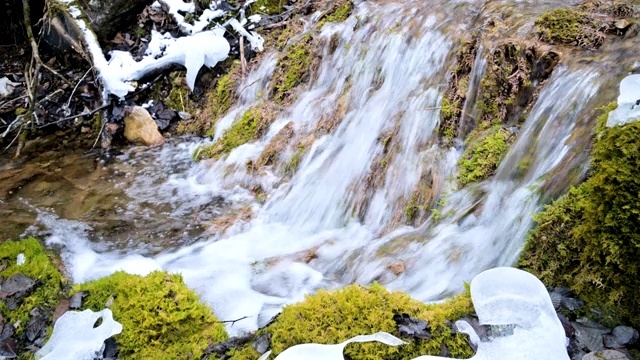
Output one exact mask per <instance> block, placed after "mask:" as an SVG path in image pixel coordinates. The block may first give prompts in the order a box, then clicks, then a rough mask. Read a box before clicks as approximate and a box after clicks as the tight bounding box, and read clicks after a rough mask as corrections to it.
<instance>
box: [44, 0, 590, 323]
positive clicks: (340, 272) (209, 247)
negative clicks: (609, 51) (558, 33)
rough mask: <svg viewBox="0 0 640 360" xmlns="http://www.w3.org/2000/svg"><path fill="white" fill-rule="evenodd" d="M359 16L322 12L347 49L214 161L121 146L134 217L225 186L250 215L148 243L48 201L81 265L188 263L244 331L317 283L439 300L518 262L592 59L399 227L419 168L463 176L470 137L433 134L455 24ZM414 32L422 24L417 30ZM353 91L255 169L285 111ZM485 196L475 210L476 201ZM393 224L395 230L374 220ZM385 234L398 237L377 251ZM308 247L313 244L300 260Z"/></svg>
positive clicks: (414, 16)
mask: <svg viewBox="0 0 640 360" xmlns="http://www.w3.org/2000/svg"><path fill="white" fill-rule="evenodd" d="M449 6H453V5H449ZM356 15H357V17H358V18H360V19H364V21H363V22H362V23H361V24H360V25H359V26H358V27H355V25H356V22H357V21H358V20H357V17H356V16H352V17H351V18H350V19H349V20H347V21H346V22H345V23H343V24H339V25H328V26H326V27H325V29H324V30H323V37H324V38H325V39H326V40H327V43H329V41H328V39H329V38H330V37H331V36H332V34H334V33H335V34H338V35H339V38H340V41H339V44H338V46H337V50H336V51H335V53H333V54H330V53H329V49H328V45H327V46H325V48H324V50H323V51H324V54H323V61H322V62H321V64H320V66H319V69H318V73H317V77H316V79H315V80H314V81H313V83H312V84H311V86H309V88H308V89H307V90H306V91H304V92H303V93H302V94H301V95H300V96H299V98H298V100H297V101H296V102H295V103H294V104H293V105H292V106H291V107H290V108H289V109H288V111H286V112H285V113H284V114H282V115H281V116H280V117H279V118H278V119H277V120H276V121H275V122H274V123H273V124H272V126H271V128H270V129H269V131H268V133H267V135H266V136H265V137H264V138H263V139H261V140H260V141H257V142H254V143H250V144H246V145H243V146H241V147H239V148H237V149H235V150H234V151H233V152H232V153H231V154H230V155H229V156H228V157H227V158H226V159H221V160H218V161H214V162H209V163H198V164H191V163H189V162H188V159H189V158H190V155H191V152H192V151H193V150H194V149H195V148H196V146H197V145H198V144H197V143H187V144H181V145H178V146H174V145H166V146H165V148H164V149H162V150H160V151H155V152H151V154H153V155H149V156H152V158H153V160H149V159H148V158H146V157H145V155H144V154H138V153H136V152H135V151H132V152H130V153H127V154H125V155H124V156H122V157H121V161H123V162H144V165H143V168H142V170H141V171H140V172H138V173H136V174H132V175H131V176H136V181H135V182H134V186H132V187H131V188H130V189H127V195H128V196H129V197H131V198H132V202H131V204H130V207H129V208H127V209H126V213H127V215H128V216H131V217H134V218H136V217H144V216H152V215H153V213H152V212H148V211H147V210H146V209H145V207H144V203H145V202H154V203H155V204H156V205H157V204H161V205H162V206H164V207H166V209H167V210H166V211H167V212H169V213H170V214H172V215H173V216H175V217H186V216H189V214H190V213H191V212H192V211H193V210H194V209H197V208H198V207H200V206H204V205H206V204H207V203H209V202H211V201H212V200H213V199H214V198H215V197H216V196H222V197H224V198H225V200H226V201H228V202H230V203H231V205H230V206H231V207H232V208H236V209H239V208H242V207H245V206H251V208H252V210H253V212H254V216H253V218H252V220H250V221H249V222H248V223H243V222H238V223H236V224H235V225H234V226H233V227H232V228H231V229H229V230H228V231H227V232H226V233H225V234H224V235H223V236H221V237H218V236H212V237H211V238H210V239H209V240H207V241H202V242H199V243H196V244H194V245H190V246H186V247H182V248H179V249H174V250H173V251H171V252H165V253H163V254H160V255H158V256H156V257H148V256H145V255H144V254H137V253H127V254H123V253H119V252H108V251H104V250H103V247H102V246H101V245H100V244H91V243H90V242H89V241H88V240H87V235H86V234H87V232H88V231H89V227H88V226H87V225H85V224H82V223H79V222H75V221H69V220H64V219H59V218H57V217H56V216H54V215H53V214H50V213H48V212H44V211H42V212H40V215H39V217H38V221H39V223H40V224H41V225H42V226H43V227H44V228H46V230H45V232H44V233H46V234H47V236H48V243H49V244H60V245H62V246H63V248H64V251H63V259H64V261H65V264H66V265H67V266H68V268H69V270H70V273H71V275H72V277H73V280H74V281H76V282H81V281H86V280H90V279H93V278H96V277H100V276H104V275H108V274H110V273H112V272H114V271H116V270H118V269H124V270H126V271H129V272H132V273H139V274H145V273H148V272H149V271H152V270H154V269H166V270H169V271H172V272H179V273H182V275H183V276H184V278H185V281H186V282H187V284H188V285H189V286H190V287H192V288H194V289H196V290H197V291H198V292H199V293H200V294H201V295H202V297H203V299H204V300H205V301H207V302H208V303H209V304H210V305H211V306H212V308H213V309H214V311H215V312H216V314H217V315H218V316H219V317H220V318H221V319H237V318H241V317H244V316H246V317H247V318H246V319H244V320H241V321H238V322H236V323H235V324H234V325H233V326H232V327H230V328H229V329H228V330H229V331H230V333H231V334H237V333H239V332H242V331H248V330H253V329H256V328H257V327H258V326H260V325H262V324H264V323H265V321H267V320H268V319H269V318H270V317H271V316H272V315H274V314H275V313H276V312H277V311H278V310H279V309H280V308H281V306H282V305H283V304H286V303H291V302H295V301H299V300H301V299H302V298H303V296H304V295H305V294H308V293H311V292H313V291H315V290H316V289H317V288H320V287H325V288H326V287H337V286H341V285H345V284H348V283H353V282H357V283H362V284H367V283H369V282H371V281H372V280H379V281H381V282H382V283H383V284H384V285H385V286H387V287H389V288H391V289H402V290H405V291H408V292H409V293H410V294H411V295H412V296H414V297H416V298H418V299H420V300H424V301H428V300H437V299H440V298H442V297H446V296H449V295H452V294H454V293H456V292H459V291H460V290H461V289H462V287H463V282H464V281H470V280H471V279H472V278H473V277H474V276H475V275H476V274H478V273H480V272H481V271H483V270H485V269H487V268H491V267H495V266H501V265H511V264H512V263H513V262H514V261H515V260H516V258H517V255H518V252H519V250H520V248H521V247H522V244H523V241H524V237H525V234H526V232H527V231H528V229H529V228H530V226H531V215H532V214H533V213H535V212H536V211H537V210H538V209H539V208H540V204H539V199H540V196H541V194H539V192H538V189H539V187H540V185H541V182H542V178H543V177H544V176H545V175H546V174H547V173H549V172H550V171H552V170H553V169H554V167H555V166H557V165H558V164H560V163H561V162H562V161H563V159H565V158H566V157H567V156H569V155H570V154H571V144H568V143H567V139H568V138H569V136H570V134H571V131H572V129H573V126H574V122H575V121H576V119H577V118H579V116H580V114H581V111H582V110H584V109H586V106H587V104H588V102H589V100H590V99H591V98H592V97H594V96H595V93H596V90H597V86H595V85H593V84H594V80H595V78H596V77H597V74H596V73H592V72H588V71H580V72H575V71H570V70H568V69H565V68H562V69H556V71H555V73H554V76H553V77H552V78H551V79H550V80H549V82H548V84H547V86H546V87H545V89H544V90H543V91H542V93H541V95H540V99H539V100H538V102H537V103H536V105H535V107H534V108H533V110H532V111H531V115H530V116H529V117H528V119H527V120H526V122H525V124H524V126H523V127H522V129H521V130H520V134H519V137H518V141H517V143H516V144H514V146H513V147H512V149H511V151H510V153H509V154H508V155H507V157H506V159H505V160H504V162H503V165H502V166H501V168H500V169H499V171H498V174H497V176H496V177H495V179H493V180H492V181H486V182H483V183H481V184H476V185H473V186H468V187H467V188H465V189H464V190H461V191H453V190H450V189H455V184H454V183H452V182H451V181H449V182H448V183H447V184H445V186H444V187H443V189H445V190H447V189H449V190H448V191H449V192H448V194H446V195H445V197H446V205H444V206H443V207H442V208H441V209H440V211H441V213H442V214H445V216H443V218H442V219H441V220H440V221H438V222H435V221H434V222H432V221H430V220H429V221H427V222H426V223H425V224H423V225H422V226H421V227H420V228H417V229H414V228H411V227H406V226H405V227H399V226H397V225H394V223H393V214H394V213H395V212H397V211H398V210H400V211H402V209H398V207H402V206H404V205H402V201H400V199H407V198H408V197H410V195H411V193H412V191H413V189H414V188H415V185H416V184H417V182H418V181H419V178H420V174H421V173H422V171H423V168H424V167H427V166H430V167H432V168H433V169H434V170H437V171H438V173H439V174H440V175H441V177H442V178H443V179H447V178H454V177H455V176H454V174H455V172H456V168H455V163H456V161H457V158H458V157H459V156H460V153H461V150H456V149H453V148H452V149H440V148H438V147H437V146H433V145H432V144H433V143H432V142H430V140H433V139H434V136H435V134H434V129H435V128H436V127H437V125H438V119H439V114H438V111H437V110H433V108H434V107H437V106H438V104H439V102H440V93H441V91H442V89H443V84H444V83H445V72H446V70H447V62H446V58H447V55H448V53H449V50H450V48H451V46H452V44H453V41H457V39H456V38H449V37H447V36H445V35H444V32H443V31H441V30H442V29H441V28H442V26H444V25H443V24H441V23H440V20H438V19H437V18H436V16H435V15H433V14H430V13H429V12H426V11H425V12H421V11H418V10H416V9H411V10H407V9H404V8H403V7H402V6H401V5H393V4H392V5H385V6H384V7H379V6H378V5H375V4H371V3H370V2H365V3H363V4H361V5H360V6H359V7H358V9H357V14H356ZM354 28H356V29H357V30H354ZM416 33H419V34H420V36H416V37H414V36H413V35H415V34H416ZM274 66H275V57H274V56H270V57H268V58H267V60H265V61H264V62H263V63H262V65H261V67H260V68H259V69H257V70H256V71H255V72H254V73H253V74H251V75H249V76H248V77H247V79H246V80H245V84H243V85H241V86H240V89H241V90H242V93H241V94H242V96H241V99H240V102H239V104H238V105H237V107H236V108H235V109H233V110H232V111H231V112H230V113H229V114H228V115H227V116H226V117H225V118H224V119H222V120H221V121H220V122H219V123H218V126H217V129H216V136H215V137H216V138H217V137H220V136H221V135H222V132H223V131H224V129H225V128H228V127H229V126H230V125H231V123H232V122H233V120H234V118H235V117H236V116H238V115H241V114H242V113H243V112H244V111H245V110H246V109H248V108H249V107H251V106H252V105H254V104H256V103H257V102H258V101H259V100H260V98H261V96H262V94H266V93H267V91H266V87H267V81H266V79H268V76H269V74H270V73H271V72H272V71H273V69H274ZM259 79H262V80H261V81H256V80H259ZM347 79H349V80H347ZM380 79H384V82H382V84H381V85H380ZM347 86H349V88H348V89H347ZM378 86H379V87H378ZM345 91H346V94H347V95H348V103H347V109H346V115H345V116H344V119H343V120H342V121H341V123H340V124H339V125H338V126H337V128H336V129H335V130H334V131H333V132H332V133H331V134H328V135H324V136H321V137H318V138H316V139H315V141H314V142H313V144H312V146H311V148H310V150H309V152H308V153H307V154H306V156H305V157H304V159H303V161H302V162H301V164H300V167H299V169H298V171H297V172H296V173H295V175H294V176H293V177H292V178H291V179H286V178H281V176H280V175H279V174H280V172H279V170H280V168H281V167H282V164H277V165H275V166H273V167H272V168H268V169H267V171H265V172H264V173H260V174H258V175H253V174H250V173H248V172H247V170H246V168H245V166H244V164H245V163H246V162H247V160H255V159H256V158H257V157H258V156H259V155H260V154H261V152H262V150H263V149H264V147H265V146H266V145H267V144H268V143H269V141H270V140H271V138H273V136H275V134H276V133H277V132H278V131H279V130H280V129H281V128H282V127H284V126H285V125H286V124H287V123H288V122H290V121H292V122H293V123H294V129H295V131H296V138H295V139H293V142H295V141H296V140H298V139H303V138H304V137H305V136H308V135H309V134H311V133H312V132H313V130H314V129H315V127H316V125H317V123H318V121H319V120H320V119H321V117H322V116H323V115H325V114H330V113H331V112H332V111H334V110H335V108H336V104H337V102H338V100H339V99H340V97H341V96H342V95H343V93H344V92H345ZM559 99H562V101H558V100H559ZM395 119H399V121H400V128H399V129H400V130H399V132H398V133H399V134H400V136H401V141H400V143H401V144H402V145H401V151H400V153H399V154H398V155H397V156H395V157H394V158H393V159H392V160H391V162H390V164H389V168H388V171H387V173H386V178H385V181H384V185H383V186H382V187H381V188H379V189H377V190H375V191H374V192H373V193H372V194H371V195H366V194H365V193H364V190H363V186H364V184H363V181H364V179H365V177H366V176H367V174H368V171H369V168H370V166H371V163H372V162H373V161H374V158H375V157H376V155H378V154H379V153H380V152H381V151H382V145H381V144H380V137H381V136H382V134H383V133H384V132H385V131H387V130H389V129H390V128H392V127H393V125H394V122H395ZM534 134H537V135H534ZM536 139H538V140H536ZM532 148H533V149H534V150H533V151H531V150H530V149H532ZM293 151H294V150H293V149H289V150H288V152H290V153H293ZM289 155H290V154H289ZM525 155H532V156H533V157H534V161H533V163H532V165H531V166H530V167H529V168H528V170H527V172H526V174H525V176H523V177H516V176H515V174H514V170H513V169H514V164H517V163H518V162H519V160H520V159H521V158H522V157H523V156H525ZM168 171H170V172H171V173H170V174H167V172H168ZM253 185H261V186H262V188H263V189H264V190H265V192H266V193H267V194H268V195H267V201H266V202H265V203H264V204H263V205H261V204H259V203H258V202H256V201H255V199H254V196H253V194H252V193H251V191H249V190H248V189H249V188H250V187H251V186H253ZM362 196H370V199H368V200H369V201H368V204H369V205H368V207H367V209H366V212H365V217H364V219H363V220H362V221H358V220H357V218H356V217H355V216H354V212H355V209H356V208H357V207H358V203H359V200H360V199H361V198H362ZM483 196H484V200H483V201H482V202H481V203H480V204H479V205H478V206H476V208H475V210H476V211H471V212H470V214H466V212H467V211H466V209H469V208H470V207H471V206H472V205H473V204H474V203H476V202H477V201H478V200H480V199H482V198H483ZM480 210H481V211H480ZM463 215H466V216H463ZM454 220H455V221H454ZM390 226H391V228H395V230H393V231H391V232H390V233H387V234H386V235H383V236H380V235H379V234H383V233H384V229H388V228H389V227H390ZM34 231H35V230H34ZM390 245H394V246H393V250H392V251H390V252H385V254H386V255H380V254H379V250H380V249H381V248H384V247H389V246H390ZM311 249H314V250H315V255H316V258H315V259H313V260H312V261H311V262H310V263H309V264H306V263H304V262H301V261H300V258H301V257H302V254H304V253H305V252H307V251H309V250H311ZM392 261H402V262H403V263H404V265H405V272H404V273H403V274H400V275H399V276H397V277H396V276H395V275H393V274H392V273H391V272H390V271H388V270H386V267H387V265H388V264H389V263H391V262H392Z"/></svg>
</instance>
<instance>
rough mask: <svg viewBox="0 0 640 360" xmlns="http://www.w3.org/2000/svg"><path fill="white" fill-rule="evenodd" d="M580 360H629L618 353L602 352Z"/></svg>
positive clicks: (590, 354) (614, 351) (589, 354)
mask: <svg viewBox="0 0 640 360" xmlns="http://www.w3.org/2000/svg"><path fill="white" fill-rule="evenodd" d="M582 360H630V359H629V357H628V356H627V355H625V354H623V353H621V352H620V351H616V350H603V351H594V352H592V353H588V354H587V355H585V356H584V357H583V358H582Z"/></svg>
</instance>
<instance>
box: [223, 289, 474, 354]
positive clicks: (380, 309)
mask: <svg viewBox="0 0 640 360" xmlns="http://www.w3.org/2000/svg"><path fill="white" fill-rule="evenodd" d="M472 312H473V305H472V303H471V298H470V296H469V294H463V295H460V296H457V297H455V298H454V299H452V300H449V301H447V302H445V303H442V304H436V305H426V304H424V303H422V302H419V301H416V300H413V299H412V298H410V297H409V296H408V295H407V294H405V293H402V292H388V291H387V290H385V289H384V288H383V287H382V286H380V285H377V284H375V285H373V286H371V287H368V288H363V287H361V286H358V285H351V286H348V287H346V288H344V289H341V290H337V291H319V292H318V293H317V294H315V295H312V296H307V297H306V299H305V301H303V302H301V303H298V304H295V305H289V306H287V307H285V308H284V310H283V311H282V313H281V314H280V315H279V316H278V318H277V319H276V321H275V322H274V323H273V324H271V325H269V326H268V327H266V328H265V329H264V330H261V332H268V333H271V334H272V338H271V347H272V349H273V355H272V357H271V358H273V356H274V355H277V354H279V353H281V352H282V351H284V350H285V349H287V348H289V347H291V346H293V345H296V344H302V343H310V342H313V343H320V344H337V343H340V342H342V341H345V340H347V339H349V338H351V337H353V336H356V335H362V334H372V333H375V332H378V331H386V332H388V333H391V334H394V335H398V333H397V330H396V324H395V322H394V320H393V315H394V314H403V313H406V314H409V315H410V316H414V317H416V318H419V319H422V320H426V321H428V322H429V327H430V330H431V331H432V334H433V338H431V339H430V340H416V339H413V340H406V341H407V342H408V343H409V344H407V345H402V346H398V347H392V346H387V345H383V344H379V343H361V344H350V345H348V346H347V348H346V349H345V352H344V353H345V357H346V358H347V359H352V360H358V359H376V360H383V359H410V358H414V357H417V356H419V355H441V354H442V350H443V348H442V347H443V346H445V347H446V348H447V349H448V351H449V352H450V353H451V356H452V357H456V358H468V357H470V356H471V355H473V351H472V349H471V347H470V346H469V344H468V341H467V339H466V337H465V335H461V334H453V333H452V331H451V329H450V328H449V327H448V326H447V325H446V321H447V320H449V321H455V320H457V319H459V318H461V317H463V316H465V315H468V314H470V313H472ZM257 358H258V354H257V353H255V351H253V349H249V350H246V349H242V350H240V351H237V352H236V353H235V354H234V355H233V356H232V359H234V360H245V359H257Z"/></svg>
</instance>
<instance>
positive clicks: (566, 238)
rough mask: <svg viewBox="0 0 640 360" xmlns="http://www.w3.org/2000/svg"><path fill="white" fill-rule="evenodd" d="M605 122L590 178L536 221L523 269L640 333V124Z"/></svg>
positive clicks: (607, 319)
mask: <svg viewBox="0 0 640 360" xmlns="http://www.w3.org/2000/svg"><path fill="white" fill-rule="evenodd" d="M612 107H613V106H609V107H607V108H605V109H606V111H605V113H604V114H603V116H602V117H600V119H599V120H598V124H599V126H598V131H597V138H596V141H595V145H594V149H593V151H592V157H593V163H592V171H591V173H590V177H589V178H588V179H587V180H586V181H585V182H584V183H582V184H580V185H579V186H576V187H574V188H573V189H571V190H570V191H569V192H568V193H567V194H566V195H564V196H563V197H561V198H559V199H558V200H556V201H555V202H554V203H553V204H552V205H551V206H549V207H547V208H546V210H545V211H544V212H542V213H540V214H539V215H537V216H536V217H535V221H536V224H537V226H536V228H535V229H534V230H532V232H531V233H530V234H529V237H528V240H527V243H526V247H525V249H524V251H523V253H522V255H521V258H520V261H519V266H520V267H522V268H524V269H526V270H528V271H530V272H532V273H533V274H535V275H536V276H538V277H539V278H540V279H541V280H542V281H543V282H545V284H547V285H551V286H565V287H570V288H571V289H573V290H574V291H576V293H577V294H578V295H579V296H580V297H581V298H582V299H583V300H585V301H586V302H587V306H586V308H587V309H588V308H590V307H594V308H598V309H600V310H603V311H604V312H605V318H604V319H603V321H604V322H605V323H608V324H609V325H613V324H619V323H620V322H628V323H630V324H631V325H633V326H636V327H637V326H640V312H638V309H640V263H639V262H638V259H639V258H640V221H638V219H640V198H639V197H638V194H639V193H640V177H639V176H638V169H640V121H635V122H632V123H628V124H625V125H622V126H616V127H612V128H607V127H604V126H603V124H604V122H605V121H606V118H607V113H608V110H611V109H612Z"/></svg>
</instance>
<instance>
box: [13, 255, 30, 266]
mask: <svg viewBox="0 0 640 360" xmlns="http://www.w3.org/2000/svg"><path fill="white" fill-rule="evenodd" d="M26 260H27V258H25V257H24V254H23V253H20V254H18V256H17V258H16V265H18V266H20V265H22V264H24V262H25V261H26Z"/></svg>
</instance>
